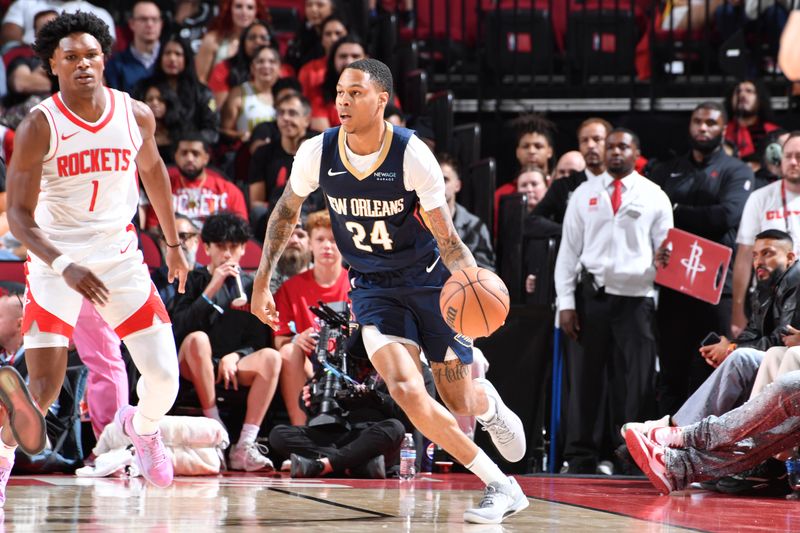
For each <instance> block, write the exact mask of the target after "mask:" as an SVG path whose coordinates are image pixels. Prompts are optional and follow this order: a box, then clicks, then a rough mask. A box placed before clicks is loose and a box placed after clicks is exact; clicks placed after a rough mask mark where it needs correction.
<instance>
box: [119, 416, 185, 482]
mask: <svg viewBox="0 0 800 533" xmlns="http://www.w3.org/2000/svg"><path fill="white" fill-rule="evenodd" d="M135 414H136V408H135V407H133V406H132V405H126V406H124V407H120V409H119V411H117V416H116V417H115V418H116V420H117V423H118V424H119V425H120V427H122V432H123V433H124V434H125V435H127V436H128V437H129V438H130V439H131V442H133V447H134V448H135V449H136V453H135V454H134V459H135V460H136V463H137V465H138V466H139V470H140V471H141V472H142V475H143V476H144V478H145V479H146V480H147V481H149V482H150V483H152V484H153V485H155V486H156V487H169V486H170V485H171V484H172V477H173V475H174V472H173V469H172V461H171V460H170V458H169V457H168V456H167V451H166V450H165V449H164V443H163V442H162V441H161V430H158V431H156V432H155V433H153V434H152V435H139V434H137V433H136V431H134V429H133V415H135Z"/></svg>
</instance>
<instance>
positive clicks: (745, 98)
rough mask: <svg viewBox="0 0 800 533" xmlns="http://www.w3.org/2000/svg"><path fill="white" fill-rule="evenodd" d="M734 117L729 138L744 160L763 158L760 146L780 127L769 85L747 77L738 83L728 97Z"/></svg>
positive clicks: (728, 110) (726, 135) (727, 133)
mask: <svg viewBox="0 0 800 533" xmlns="http://www.w3.org/2000/svg"><path fill="white" fill-rule="evenodd" d="M725 111H726V112H727V113H728V116H729V117H730V121H729V122H728V126H727V127H726V128H725V140H726V141H730V142H731V143H732V144H733V145H734V146H736V148H737V149H738V150H739V158H740V159H741V160H742V161H751V160H752V161H759V160H760V158H761V154H760V153H757V147H758V146H760V144H761V141H762V140H763V139H764V137H766V135H767V134H768V133H769V132H771V131H774V130H777V129H778V128H779V127H780V126H778V125H777V124H775V123H773V122H771V119H772V104H770V95H769V91H768V90H767V88H766V86H765V85H764V84H763V83H762V82H761V81H759V80H744V81H740V82H739V83H737V84H736V85H734V86H733V87H732V88H731V90H730V91H729V92H728V95H727V97H726V98H725Z"/></svg>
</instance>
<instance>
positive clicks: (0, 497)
mask: <svg viewBox="0 0 800 533" xmlns="http://www.w3.org/2000/svg"><path fill="white" fill-rule="evenodd" d="M13 467H14V458H13V457H12V458H11V459H6V458H5V457H0V507H2V506H3V504H4V503H6V484H7V483H8V477H9V476H10V475H11V469H12V468H13Z"/></svg>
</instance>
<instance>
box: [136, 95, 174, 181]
mask: <svg viewBox="0 0 800 533" xmlns="http://www.w3.org/2000/svg"><path fill="white" fill-rule="evenodd" d="M140 90H141V93H142V98H143V99H144V100H143V101H144V103H145V104H147V107H149V108H150V110H151V111H152V112H153V117H154V118H155V119H156V132H155V135H154V137H155V139H156V146H158V153H159V155H160V156H161V159H163V160H164V163H165V164H167V165H171V164H173V163H174V162H175V153H174V152H175V141H176V140H177V139H178V137H179V136H180V134H181V132H182V131H183V128H184V125H183V121H182V120H181V113H180V102H179V101H178V95H177V94H176V93H175V91H174V90H172V88H170V87H169V85H167V84H166V83H157V82H154V81H152V80H145V81H144V82H143V84H142V85H141V87H140Z"/></svg>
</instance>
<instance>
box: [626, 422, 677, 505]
mask: <svg viewBox="0 0 800 533" xmlns="http://www.w3.org/2000/svg"><path fill="white" fill-rule="evenodd" d="M625 444H626V445H627V446H628V451H629V452H630V454H631V457H633V460H634V461H636V464H637V465H639V468H641V469H642V472H644V473H645V474H646V475H647V477H648V478H649V479H650V483H652V484H653V486H654V487H655V488H657V489H658V490H659V491H661V493H662V494H669V493H670V492H672V491H673V490H675V487H674V486H673V485H672V482H671V481H670V480H669V478H668V477H667V465H666V463H665V460H666V458H665V457H664V448H663V447H661V446H659V445H658V444H656V443H655V442H653V441H651V440H650V439H648V438H647V437H645V436H644V435H642V434H641V433H639V432H638V431H636V430H634V429H629V430H628V431H627V432H626V433H625Z"/></svg>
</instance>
